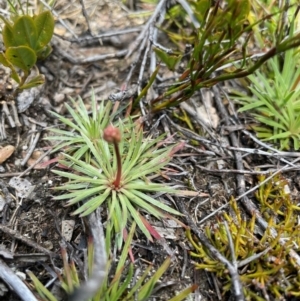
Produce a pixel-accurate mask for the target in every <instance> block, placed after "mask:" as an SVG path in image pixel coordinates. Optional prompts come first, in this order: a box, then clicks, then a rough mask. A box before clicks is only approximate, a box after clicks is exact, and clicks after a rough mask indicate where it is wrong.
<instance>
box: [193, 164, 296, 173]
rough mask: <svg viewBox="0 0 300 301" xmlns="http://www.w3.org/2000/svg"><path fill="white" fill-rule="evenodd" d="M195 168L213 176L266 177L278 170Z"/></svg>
mask: <svg viewBox="0 0 300 301" xmlns="http://www.w3.org/2000/svg"><path fill="white" fill-rule="evenodd" d="M196 167H197V168H199V169H200V170H203V171H206V172H208V173H213V174H225V173H227V174H230V173H233V174H242V175H268V174H270V173H272V172H275V171H276V170H277V169H278V168H276V169H275V168H274V170H270V169H269V170H266V171H259V170H254V171H250V170H244V169H243V170H237V169H209V168H206V167H204V166H200V165H196ZM299 169H300V166H297V167H288V168H285V169H284V170H282V172H287V171H291V170H299Z"/></svg>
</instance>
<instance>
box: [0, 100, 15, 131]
mask: <svg viewBox="0 0 300 301" xmlns="http://www.w3.org/2000/svg"><path fill="white" fill-rule="evenodd" d="M1 104H2V112H4V113H5V115H6V117H7V120H8V122H9V125H10V127H12V128H15V127H16V124H15V122H14V119H13V118H12V116H11V114H10V111H9V109H8V106H7V103H6V101H1Z"/></svg>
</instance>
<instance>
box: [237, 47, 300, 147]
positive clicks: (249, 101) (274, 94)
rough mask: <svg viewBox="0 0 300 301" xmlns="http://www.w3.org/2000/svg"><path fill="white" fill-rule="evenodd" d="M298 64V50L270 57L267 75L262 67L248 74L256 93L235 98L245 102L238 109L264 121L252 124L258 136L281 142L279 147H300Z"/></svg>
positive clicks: (252, 90) (266, 139)
mask: <svg viewBox="0 0 300 301" xmlns="http://www.w3.org/2000/svg"><path fill="white" fill-rule="evenodd" d="M281 66H282V67H281ZM299 66H300V55H299V52H297V51H295V50H289V51H287V52H286V53H285V54H284V57H283V58H281V57H275V58H273V59H271V60H270V61H269V62H268V67H269V69H270V70H271V72H270V73H269V75H268V76H266V75H265V74H264V73H262V72H259V71H258V72H256V73H255V75H251V76H249V80H250V81H251V87H250V91H251V93H252V94H253V96H246V95H243V96H240V97H237V98H236V99H237V100H238V101H239V102H240V103H241V104H242V105H243V107H242V108H241V109H240V110H239V111H240V112H244V111H249V112H251V114H252V115H253V117H254V118H255V119H256V121H258V122H259V123H260V124H262V125H261V126H255V127H254V128H253V129H254V130H255V131H256V133H257V136H258V137H259V138H262V139H263V140H265V141H273V142H274V143H278V144H279V148H280V149H290V148H291V147H293V148H294V149H295V150H298V149H299V148H300V84H299V78H300V68H299Z"/></svg>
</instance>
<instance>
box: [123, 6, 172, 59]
mask: <svg viewBox="0 0 300 301" xmlns="http://www.w3.org/2000/svg"><path fill="white" fill-rule="evenodd" d="M167 1H168V0H161V1H160V2H159V3H158V4H157V6H156V8H155V11H154V12H153V14H152V16H151V17H150V18H149V20H148V22H147V23H146V25H145V26H144V28H143V30H142V31H141V33H140V34H139V35H138V37H137V38H136V40H135V41H134V43H133V44H132V46H131V47H130V49H129V51H128V53H127V54H126V58H128V57H130V56H131V54H132V53H133V52H134V51H135V50H136V48H137V47H138V46H139V45H140V43H141V41H142V40H144V39H145V36H148V35H147V31H148V30H149V27H150V26H151V25H152V24H153V22H154V21H155V19H156V18H157V17H158V16H159V15H160V13H161V12H162V11H163V10H164V8H165V6H166V2H167Z"/></svg>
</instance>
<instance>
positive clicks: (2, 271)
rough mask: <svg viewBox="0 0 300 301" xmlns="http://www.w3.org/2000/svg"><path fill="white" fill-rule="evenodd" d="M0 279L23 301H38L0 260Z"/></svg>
mask: <svg viewBox="0 0 300 301" xmlns="http://www.w3.org/2000/svg"><path fill="white" fill-rule="evenodd" d="M0 278H1V279H2V280H3V281H4V282H5V283H6V284H7V285H8V286H10V287H12V288H13V290H14V291H15V292H16V294H17V295H18V296H19V297H20V298H21V299H22V300H24V301H38V300H37V299H36V298H35V296H34V295H33V294H32V292H31V291H30V290H29V288H28V287H27V286H26V285H25V284H24V283H23V281H22V280H21V279H20V278H19V277H18V276H17V275H16V274H15V273H14V272H13V271H12V270H11V269H10V268H9V267H8V266H7V265H6V263H5V262H4V261H3V260H2V259H0Z"/></svg>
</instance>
